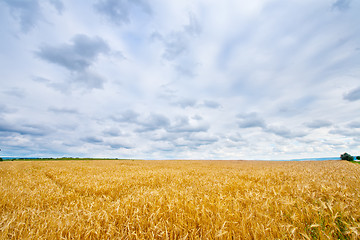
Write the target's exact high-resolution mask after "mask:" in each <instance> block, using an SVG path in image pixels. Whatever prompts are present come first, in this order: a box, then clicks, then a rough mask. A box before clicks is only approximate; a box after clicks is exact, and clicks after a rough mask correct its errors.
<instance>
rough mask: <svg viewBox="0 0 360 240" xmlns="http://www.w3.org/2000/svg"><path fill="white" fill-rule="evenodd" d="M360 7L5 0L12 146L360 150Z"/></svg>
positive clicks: (0, 17) (207, 154) (178, 153)
mask: <svg viewBox="0 0 360 240" xmlns="http://www.w3.org/2000/svg"><path fill="white" fill-rule="evenodd" d="M359 12H360V1H355V0H319V1H310V0H292V1H282V0H253V1H245V0H241V1H234V0H224V1H214V0H199V1H190V0H181V1H180V0H176V1H164V0H152V1H148V0H86V1H72V0H0V41H1V44H0V65H1V68H0V148H1V149H2V152H1V154H2V156H22V157H27V156H35V157H50V156H51V157H62V156H73V157H117V158H142V159H290V158H306V157H327V156H339V155H340V154H341V153H343V152H349V153H350V154H353V155H356V154H360V28H359V22H360V15H359Z"/></svg>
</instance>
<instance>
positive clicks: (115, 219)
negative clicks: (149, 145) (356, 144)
mask: <svg viewBox="0 0 360 240" xmlns="http://www.w3.org/2000/svg"><path fill="white" fill-rule="evenodd" d="M0 178H1V179H0V188H1V190H0V206H1V207H0V211H1V215H0V229H1V231H0V239H360V164H353V163H350V162H346V161H319V162H315V161H314V162H312V161H308V162H264V161H140V160H139V161H128V160H121V161H120V160H119V161H115V160H112V161H107V160H99V161H48V162H46V161H41V162H40V161H38V162H36V161H33V162H31V161H30V162H27V161H23V162H21V161H18V162H17V161H15V162H2V163H0Z"/></svg>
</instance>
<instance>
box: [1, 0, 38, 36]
mask: <svg viewBox="0 0 360 240" xmlns="http://www.w3.org/2000/svg"><path fill="white" fill-rule="evenodd" d="M3 2H4V3H5V4H6V5H7V6H8V7H9V9H10V11H11V14H12V16H13V17H14V18H15V19H16V20H17V21H19V23H20V26H21V30H22V31H23V32H25V33H27V32H29V31H30V30H31V29H32V28H33V27H35V25H36V23H37V22H38V21H39V19H40V18H41V11H40V10H41V9H40V5H39V3H38V1H37V0H27V1H23V0H3Z"/></svg>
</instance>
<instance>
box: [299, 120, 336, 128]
mask: <svg viewBox="0 0 360 240" xmlns="http://www.w3.org/2000/svg"><path fill="white" fill-rule="evenodd" d="M331 125H332V123H331V122H330V121H327V120H314V121H312V122H307V123H305V126H307V127H308V128H322V127H330V126H331Z"/></svg>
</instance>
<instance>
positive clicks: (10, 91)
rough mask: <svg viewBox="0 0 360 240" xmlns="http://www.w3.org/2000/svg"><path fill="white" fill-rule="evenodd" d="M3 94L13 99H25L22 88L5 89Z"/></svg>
mask: <svg viewBox="0 0 360 240" xmlns="http://www.w3.org/2000/svg"><path fill="white" fill-rule="evenodd" d="M3 93H5V94H6V95H8V96H14V97H18V98H24V97H25V90H24V89H22V88H17V87H14V88H10V89H6V90H4V91H3Z"/></svg>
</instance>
